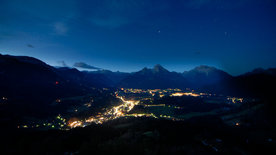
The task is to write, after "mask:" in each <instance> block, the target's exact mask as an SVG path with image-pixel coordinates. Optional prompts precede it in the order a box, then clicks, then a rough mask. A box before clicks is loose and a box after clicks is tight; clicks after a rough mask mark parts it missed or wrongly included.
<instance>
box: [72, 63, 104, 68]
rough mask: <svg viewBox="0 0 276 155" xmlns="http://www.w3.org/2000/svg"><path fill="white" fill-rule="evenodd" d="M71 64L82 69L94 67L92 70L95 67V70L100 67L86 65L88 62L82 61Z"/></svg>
mask: <svg viewBox="0 0 276 155" xmlns="http://www.w3.org/2000/svg"><path fill="white" fill-rule="evenodd" d="M73 66H74V67H77V68H82V69H94V70H95V69H96V70H98V69H101V68H98V67H94V66H91V65H88V64H86V63H84V62H76V63H75V64H74V65H73Z"/></svg>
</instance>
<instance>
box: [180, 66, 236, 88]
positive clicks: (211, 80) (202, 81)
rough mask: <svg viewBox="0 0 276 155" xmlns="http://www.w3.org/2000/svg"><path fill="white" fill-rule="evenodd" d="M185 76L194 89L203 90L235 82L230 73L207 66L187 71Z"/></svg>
mask: <svg viewBox="0 0 276 155" xmlns="http://www.w3.org/2000/svg"><path fill="white" fill-rule="evenodd" d="M183 76H184V77H185V78H186V79H187V80H188V81H189V82H190V85H191V86H192V87H193V88H202V87H207V86H210V85H215V84H219V83H226V82H229V81H230V80H233V77H232V76H231V75H229V74H228V73H226V72H224V71H222V70H219V69H216V68H215V67H210V66H205V65H202V66H199V67H195V68H194V69H192V70H190V71H185V72H184V73H183Z"/></svg>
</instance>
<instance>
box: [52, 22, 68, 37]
mask: <svg viewBox="0 0 276 155" xmlns="http://www.w3.org/2000/svg"><path fill="white" fill-rule="evenodd" d="M53 27H54V31H55V33H56V34H57V35H66V34H67V32H68V29H69V28H68V26H67V24H65V23H64V22H56V23H54V24H53Z"/></svg>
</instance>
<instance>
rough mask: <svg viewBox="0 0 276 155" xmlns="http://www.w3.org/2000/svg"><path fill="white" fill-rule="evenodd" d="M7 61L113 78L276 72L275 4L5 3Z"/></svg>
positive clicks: (1, 23) (184, 0)
mask: <svg viewBox="0 0 276 155" xmlns="http://www.w3.org/2000/svg"><path fill="white" fill-rule="evenodd" d="M0 53H2V54H12V55H28V56H33V57H36V58H39V59H41V60H43V61H45V62H46V63H48V64H50V65H54V66H58V65H59V66H60V65H67V66H73V64H74V63H76V62H85V63H86V64H89V65H92V66H96V67H100V68H104V69H109V70H113V71H117V70H120V71H127V72H131V71H137V70H140V69H141V68H143V67H152V66H153V65H154V64H161V65H163V66H164V67H165V68H167V69H169V70H173V71H178V72H183V71H184V70H188V69H191V68H193V67H194V66H197V65H201V64H205V65H212V66H215V67H218V68H221V69H224V70H225V71H227V72H229V73H230V74H233V75H238V74H241V73H244V72H247V71H250V70H252V69H254V68H257V67H263V68H268V67H276V61H275V60H276V2H275V1H274V0H90V1H88V0H87V1H84V0H44V1H43V0H39V1H38V0H0Z"/></svg>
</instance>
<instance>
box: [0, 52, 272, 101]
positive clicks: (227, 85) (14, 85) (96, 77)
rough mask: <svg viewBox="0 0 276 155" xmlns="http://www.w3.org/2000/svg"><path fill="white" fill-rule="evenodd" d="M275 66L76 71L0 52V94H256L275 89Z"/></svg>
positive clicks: (159, 66)
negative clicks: (237, 70) (238, 71)
mask: <svg viewBox="0 0 276 155" xmlns="http://www.w3.org/2000/svg"><path fill="white" fill-rule="evenodd" d="M275 77H276V69H273V68H272V69H267V70H265V69H256V70H253V71H252V72H248V73H245V74H243V75H240V76H232V75H230V74H228V73H226V72H224V71H222V70H219V69H217V68H215V67H210V66H204V65H202V66H198V67H195V68H194V69H192V70H190V71H184V72H183V73H177V72H170V71H168V70H167V69H165V68H164V67H162V66H161V65H159V64H158V65H155V66H154V68H143V69H142V70H140V71H138V72H133V73H123V72H112V71H108V70H98V71H90V72H88V71H79V70H77V69H75V68H68V67H60V68H59V67H52V66H50V65H47V64H46V63H44V62H42V61H40V60H38V59H36V58H32V57H26V56H10V55H0V80H1V81H0V86H1V88H2V89H1V90H0V94H1V96H10V97H11V98H13V97H16V98H18V97H19V96H21V97H22V98H25V97H28V96H32V99H36V98H37V99H39V98H41V97H43V98H44V97H45V98H48V99H49V100H52V99H53V98H56V97H57V96H70V95H73V94H74V95H76V94H85V93H87V92H89V91H91V88H104V87H108V88H121V87H124V88H142V89H148V88H150V89H155V88H192V89H195V90H201V91H207V92H208V91H209V92H213V93H221V94H226V95H249V96H250V95H255V96H256V95H257V96H261V95H264V94H265V93H267V92H268V91H267V90H268V89H269V88H273V89H274V88H275V87H272V86H275V81H276V80H275ZM28 98H29V97H28Z"/></svg>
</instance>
